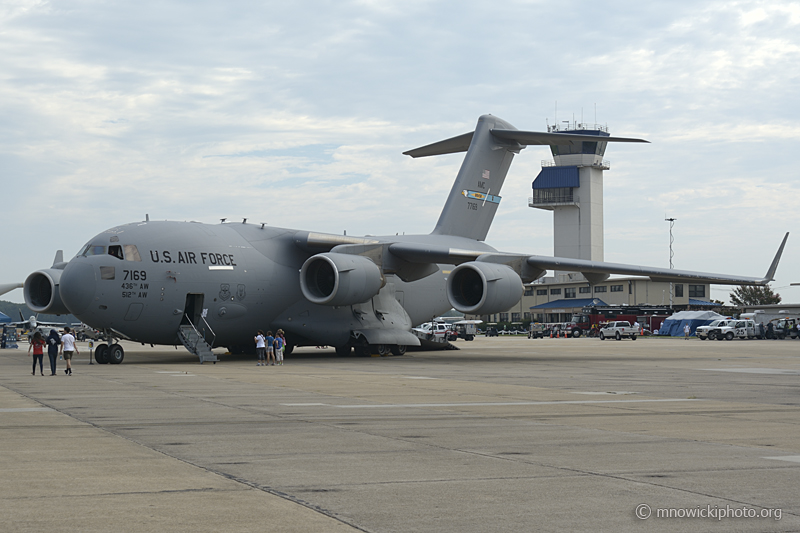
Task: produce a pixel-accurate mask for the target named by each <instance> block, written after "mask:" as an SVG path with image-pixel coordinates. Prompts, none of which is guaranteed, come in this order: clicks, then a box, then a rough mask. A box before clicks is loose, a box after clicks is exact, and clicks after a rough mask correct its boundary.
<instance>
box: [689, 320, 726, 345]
mask: <svg viewBox="0 0 800 533" xmlns="http://www.w3.org/2000/svg"><path fill="white" fill-rule="evenodd" d="M728 322H736V321H735V320H733V319H731V318H720V319H719V320H714V321H713V322H712V323H711V324H706V325H705V326H697V329H696V330H695V332H694V334H695V335H696V336H697V338H698V339H700V340H701V341H704V340H706V339H710V340H712V341H713V340H714V339H715V338H716V333H717V330H718V329H719V328H721V327H722V326H727V325H728Z"/></svg>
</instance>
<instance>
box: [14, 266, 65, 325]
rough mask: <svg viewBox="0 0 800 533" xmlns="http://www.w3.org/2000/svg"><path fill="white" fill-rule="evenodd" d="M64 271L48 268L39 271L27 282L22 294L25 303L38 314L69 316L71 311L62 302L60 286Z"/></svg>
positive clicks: (29, 277)
mask: <svg viewBox="0 0 800 533" xmlns="http://www.w3.org/2000/svg"><path fill="white" fill-rule="evenodd" d="M62 272H63V270H59V269H56V268H48V269H45V270H37V271H36V272H34V273H33V274H31V275H30V276H28V279H26V280H25V285H23V287H22V292H23V294H24V296H25V303H26V304H28V307H30V308H31V309H32V310H33V311H35V312H37V313H48V314H51V315H68V314H69V309H67V306H65V305H64V303H63V302H62V301H61V294H60V293H59V290H58V285H59V283H60V282H61V273H62Z"/></svg>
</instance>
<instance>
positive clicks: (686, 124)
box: [0, 0, 800, 303]
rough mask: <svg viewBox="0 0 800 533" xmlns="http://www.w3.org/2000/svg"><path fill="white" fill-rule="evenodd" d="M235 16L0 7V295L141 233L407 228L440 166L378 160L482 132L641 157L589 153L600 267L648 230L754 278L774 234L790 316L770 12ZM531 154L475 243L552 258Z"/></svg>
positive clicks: (266, 11) (161, 2)
mask: <svg viewBox="0 0 800 533" xmlns="http://www.w3.org/2000/svg"><path fill="white" fill-rule="evenodd" d="M261 4H262V5H257V3H254V2H240V1H237V0H228V1H226V2H207V1H205V2H204V1H199V0H195V1H192V2H188V1H187V2H180V1H165V0H158V1H157V2H156V1H149V0H140V1H139V2H105V1H102V2H101V1H91V0H87V1H75V0H62V1H59V2H47V1H42V0H0V50H2V53H0V191H2V192H1V193H0V195H1V196H0V198H2V207H1V208H0V225H2V226H1V227H2V228H3V233H4V236H5V239H4V244H5V246H3V250H2V252H0V284H2V283H12V282H22V281H24V279H25V278H26V277H27V276H28V274H29V273H31V272H33V271H35V270H37V269H41V268H47V267H49V266H50V265H51V264H52V262H53V257H54V255H55V251H56V250H57V249H63V250H64V255H65V257H67V258H69V257H72V256H74V255H75V254H76V253H77V252H78V250H79V249H80V248H81V247H82V245H84V244H85V243H86V242H88V241H89V240H90V239H91V238H92V237H93V236H94V235H96V234H98V233H100V232H102V231H103V230H105V229H107V228H110V227H113V226H116V225H120V224H124V223H128V222H135V221H140V220H144V218H145V215H149V216H150V218H151V219H152V220H165V219H169V220H196V221H200V222H206V223H219V219H221V218H227V219H228V220H241V219H242V218H247V219H248V220H249V221H251V222H266V223H268V224H270V225H273V226H280V227H288V228H296V229H305V230H314V231H321V232H330V233H342V232H344V231H346V232H347V234H348V235H365V234H372V235H381V234H384V235H386V234H395V233H407V234H408V233H429V232H430V231H431V230H432V229H433V226H434V224H435V223H436V220H437V218H438V216H439V212H440V210H441V208H442V206H443V205H444V201H445V197H446V195H447V194H448V192H449V191H450V187H451V186H452V183H453V180H454V178H455V175H456V173H457V172H458V168H459V166H460V164H461V160H462V157H463V155H462V154H453V155H446V156H439V157H430V158H420V159H411V158H409V157H407V156H403V155H402V152H403V151H406V150H409V149H411V148H416V147H418V146H422V145H425V144H429V143H431V142H435V141H439V140H442V139H445V138H449V137H453V136H455V135H459V134H461V133H465V132H468V131H471V130H472V129H473V128H474V127H475V123H476V121H477V119H478V117H479V116H480V115H483V114H487V113H491V114H493V115H496V116H499V117H501V118H503V119H504V120H507V121H508V122H510V123H511V124H513V125H514V126H515V127H517V128H518V129H521V130H532V131H546V128H547V125H548V124H550V125H552V124H553V123H554V122H556V121H558V122H561V121H563V120H569V121H572V120H575V121H577V122H585V123H592V124H593V123H600V124H603V125H607V126H608V128H609V130H610V132H611V134H612V135H615V136H625V137H640V138H645V139H647V140H649V141H650V142H651V144H645V145H643V144H634V145H628V144H617V145H610V146H609V147H608V149H607V151H606V155H605V157H606V159H608V160H610V161H611V169H610V170H608V171H606V172H605V174H604V193H605V194H604V202H605V203H604V213H605V260H606V261H613V262H622V263H631V264H642V265H648V266H660V267H668V266H669V223H668V222H665V220H664V219H665V218H667V217H671V218H675V219H677V220H676V222H675V226H674V230H673V233H674V238H675V242H674V245H673V249H674V260H673V261H674V265H675V268H679V269H686V270H700V271H706V272H718V273H726V274H739V275H744V276H761V275H763V274H764V273H765V272H766V270H767V267H768V265H769V263H770V261H771V259H772V256H773V255H774V253H775V251H776V250H777V248H778V245H779V243H780V241H781V239H782V237H783V234H784V233H785V232H787V231H790V232H792V235H790V237H789V241H788V243H787V248H786V251H785V252H784V255H783V260H782V262H781V266H780V267H779V269H778V272H777V276H776V281H775V282H773V284H772V287H773V288H774V289H775V290H776V292H779V293H780V294H781V295H782V296H783V299H784V302H787V303H796V302H800V287H789V284H790V283H792V282H800V272H798V270H797V269H798V266H799V265H800V232H798V230H800V227H798V226H799V224H798V222H800V210H798V209H797V207H796V206H797V201H796V200H795V198H798V197H800V183H798V181H800V180H798V172H800V171H799V170H798V168H799V167H798V165H797V162H796V161H795V160H794V159H795V158H796V157H798V155H797V154H798V153H800V152H799V151H798V142H800V101H799V100H798V95H800V4H798V3H797V2H796V1H793V2H792V1H730V0H726V1H706V0H693V1H691V2H689V1H683V0H676V1H672V2H669V3H667V2H640V1H622V0H620V1H614V0H611V1H608V2H579V1H570V0H562V1H560V2H552V1H522V0H506V1H505V2H503V3H502V7H497V6H499V5H500V4H496V3H495V4H493V5H490V3H489V2H477V1H470V0H460V1H458V2H456V1H441V2H428V1H414V0H404V1H402V2H394V1H391V0H380V1H375V0H361V1H348V0H337V1H335V2H334V1H310V2H303V1H299V2H274V1H273V2H263V3H261ZM548 159H551V156H550V153H549V150H548V149H547V148H546V147H534V146H531V147H528V148H526V149H525V150H523V151H522V152H521V153H520V154H519V155H518V156H516V158H515V160H514V163H513V164H512V166H511V170H510V172H509V175H508V178H507V179H506V182H505V185H504V187H503V190H502V192H501V195H502V196H503V201H502V203H501V206H500V209H499V211H498V214H497V216H496V218H495V221H494V224H493V226H492V229H491V231H490V233H489V236H488V238H487V243H489V244H490V245H492V246H494V247H496V248H498V249H500V250H503V251H509V252H520V253H531V254H538V255H549V254H552V253H553V224H552V214H551V213H550V212H548V211H542V210H537V209H531V208H529V207H528V205H527V203H528V197H529V196H530V195H531V182H532V181H533V179H534V178H535V177H536V175H537V174H538V172H539V171H540V169H541V164H542V161H543V160H548ZM730 291H731V288H730V287H723V286H714V287H712V291H711V297H712V298H714V299H720V300H727V296H728V294H729V293H730ZM0 298H3V299H9V300H12V301H18V302H19V301H22V299H23V297H22V291H21V290H16V291H14V292H12V293H9V294H7V295H5V296H2V297H0Z"/></svg>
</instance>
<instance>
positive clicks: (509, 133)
mask: <svg viewBox="0 0 800 533" xmlns="http://www.w3.org/2000/svg"><path fill="white" fill-rule="evenodd" d="M492 135H494V136H495V137H497V138H500V139H504V140H507V141H516V142H518V143H519V144H524V145H550V144H565V141H569V143H570V144H574V143H579V142H585V141H594V140H597V141H599V142H619V143H649V142H650V141H646V140H644V139H631V138H628V137H604V136H601V135H576V134H573V133H543V132H540V131H519V130H497V129H495V130H492Z"/></svg>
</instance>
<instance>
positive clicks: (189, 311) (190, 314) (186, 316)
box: [181, 293, 203, 328]
mask: <svg viewBox="0 0 800 533" xmlns="http://www.w3.org/2000/svg"><path fill="white" fill-rule="evenodd" d="M202 312H203V294H193V293H189V294H187V295H186V305H185V306H184V308H183V318H181V325H189V320H191V321H192V324H194V326H195V327H196V328H199V327H200V326H199V324H200V315H201V313H202Z"/></svg>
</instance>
